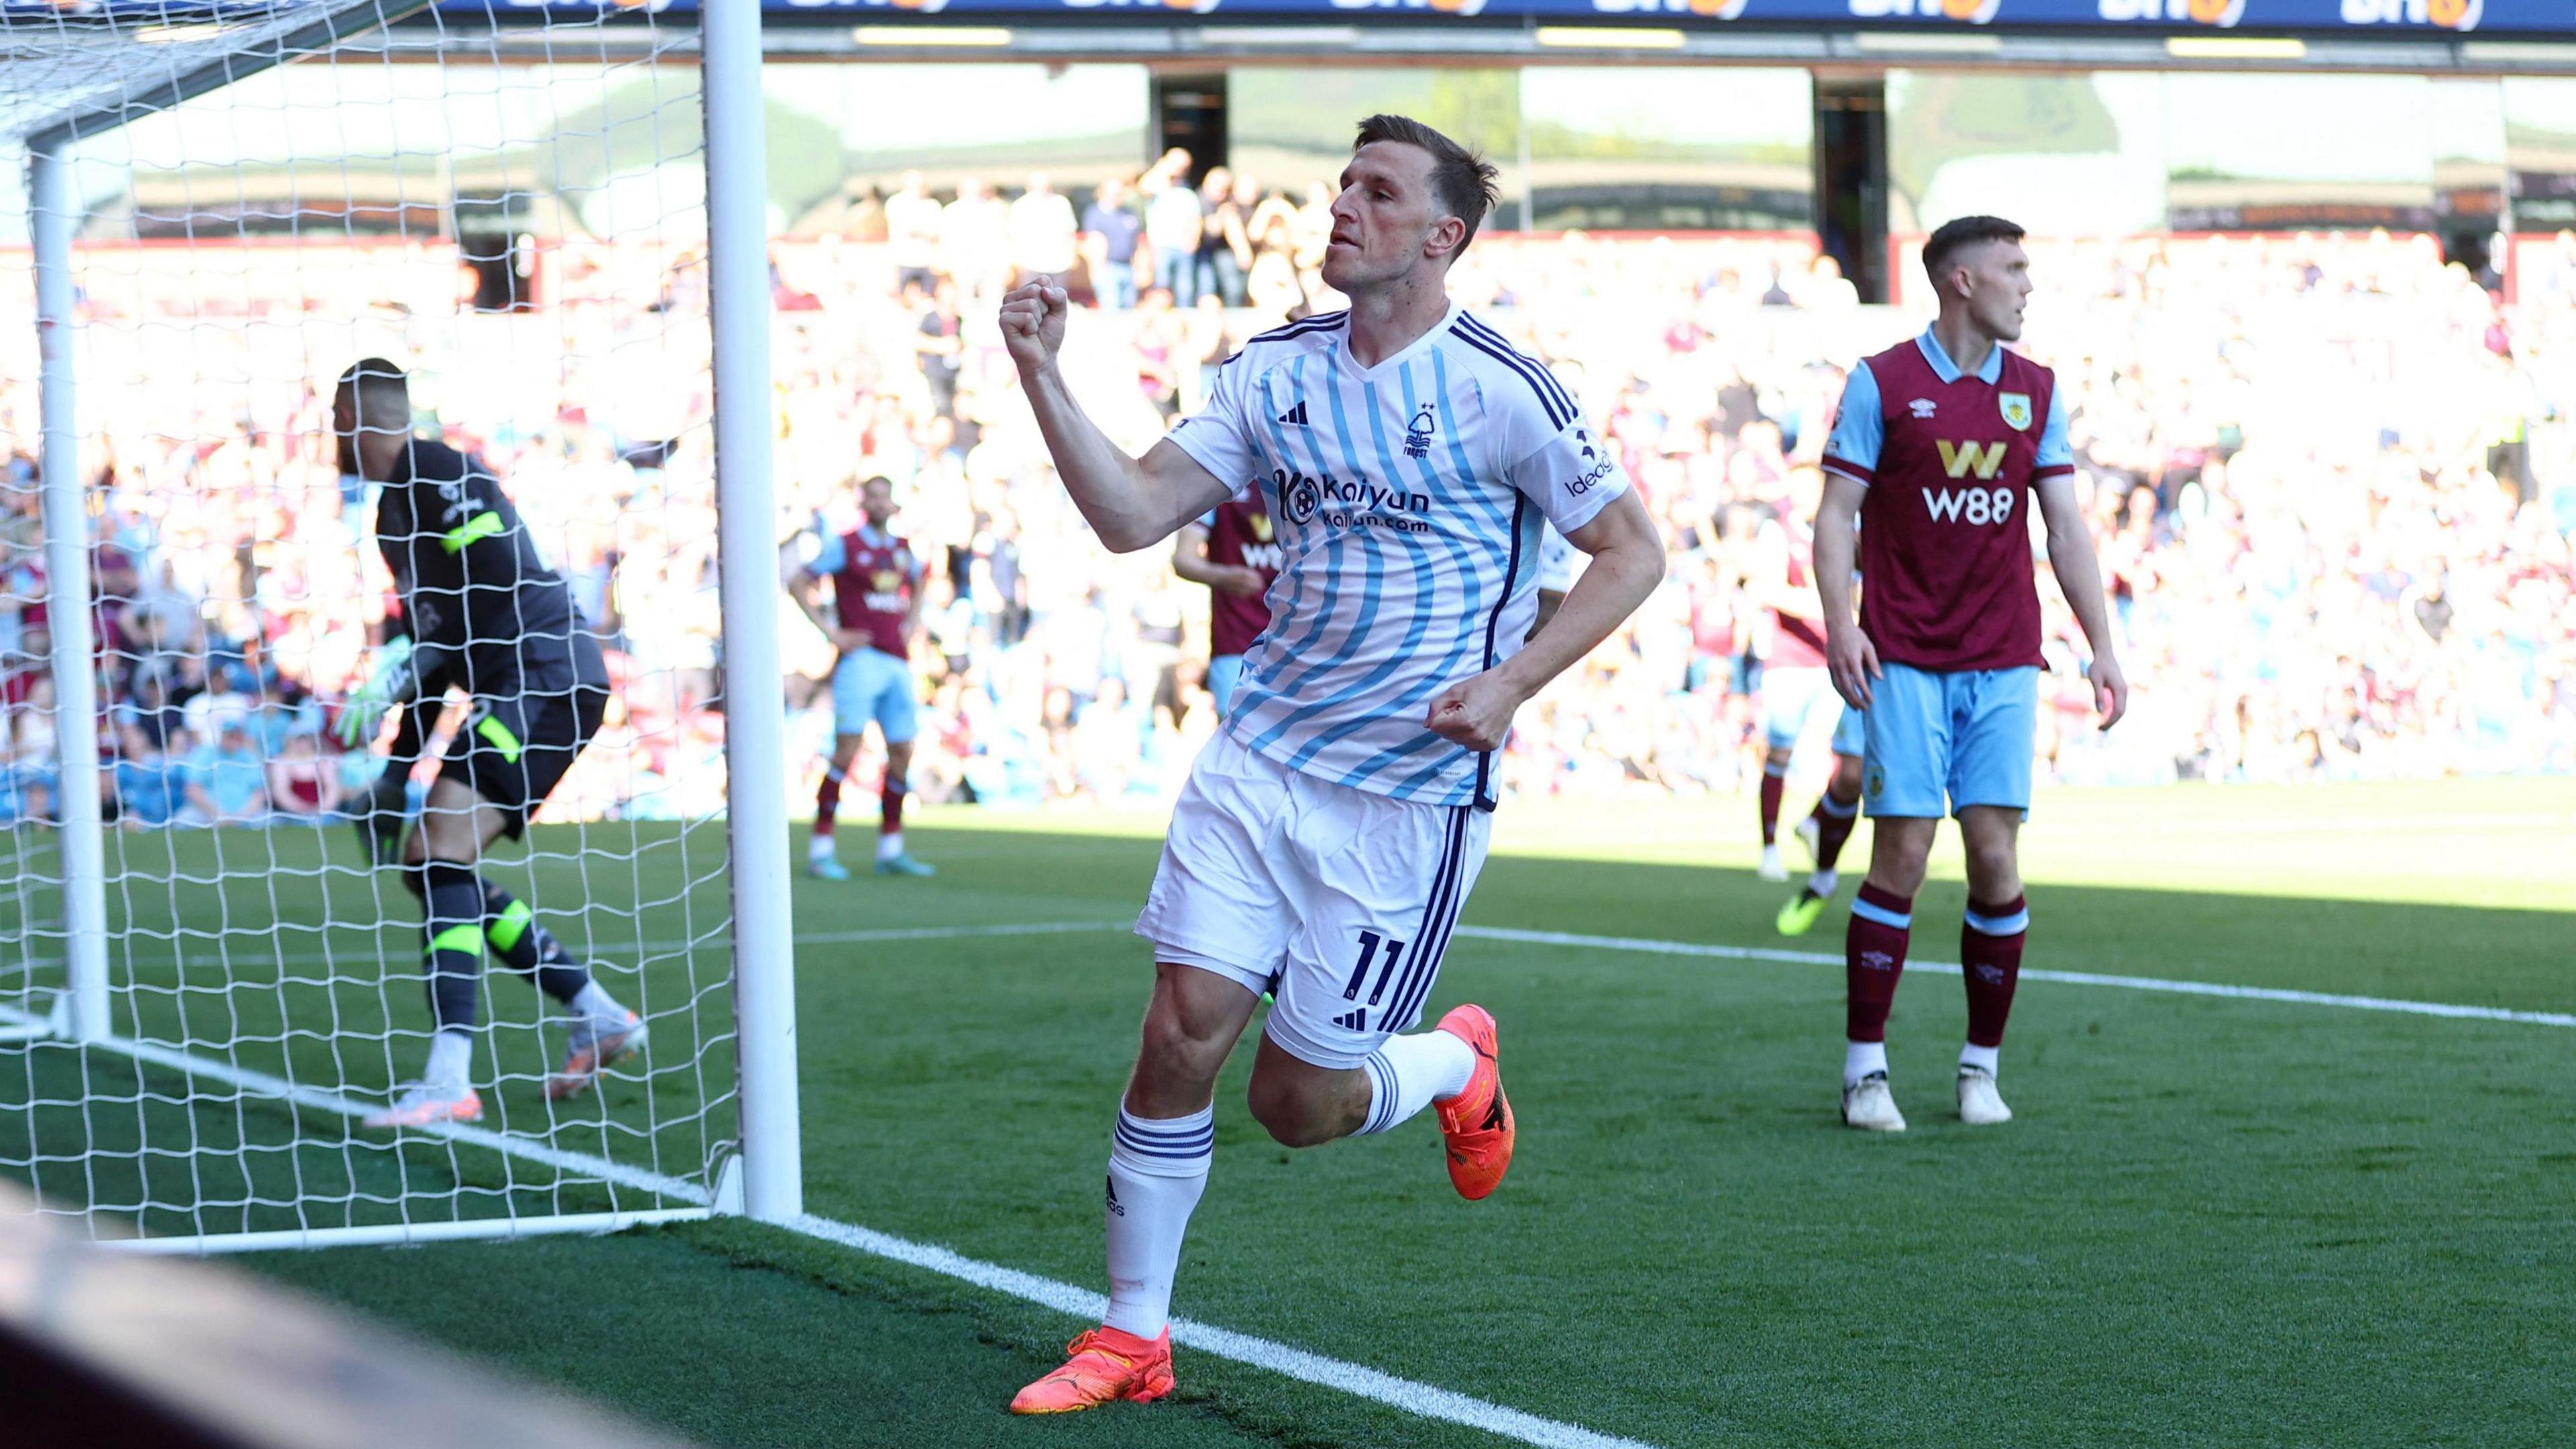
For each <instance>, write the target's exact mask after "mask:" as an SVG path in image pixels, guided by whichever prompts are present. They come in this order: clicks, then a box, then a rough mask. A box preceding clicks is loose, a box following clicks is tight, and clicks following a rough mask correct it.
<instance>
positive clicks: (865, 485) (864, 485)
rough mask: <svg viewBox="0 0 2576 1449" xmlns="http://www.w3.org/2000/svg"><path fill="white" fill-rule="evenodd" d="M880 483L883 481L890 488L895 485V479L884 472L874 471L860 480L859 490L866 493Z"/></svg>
mask: <svg viewBox="0 0 2576 1449" xmlns="http://www.w3.org/2000/svg"><path fill="white" fill-rule="evenodd" d="M880 483H883V484H884V485H885V486H886V487H887V488H888V489H889V490H891V489H892V488H893V487H894V480H893V479H892V478H889V477H887V476H886V475H884V474H883V473H872V474H870V475H868V476H867V477H865V478H862V479H860V480H859V491H860V492H861V493H865V492H867V491H868V490H869V489H871V488H874V487H875V486H877V485H878V484H880Z"/></svg>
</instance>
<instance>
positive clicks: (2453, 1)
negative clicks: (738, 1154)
mask: <svg viewBox="0 0 2576 1449" xmlns="http://www.w3.org/2000/svg"><path fill="white" fill-rule="evenodd" d="M761 3H762V6H763V7H764V8H765V9H766V10H767V11H768V12H769V13H770V14H771V15H773V16H778V17H782V18H784V17H809V18H812V19H816V20H836V19H841V18H844V17H846V18H850V19H853V20H855V19H860V18H883V19H899V18H903V17H910V16H920V17H931V16H940V17H948V18H952V19H974V20H999V19H1017V20H1024V21H1030V22H1043V21H1054V22H1058V23H1061V22H1063V21H1066V20H1077V19H1083V18H1104V19H1106V18H1113V17H1114V18H1123V19H1128V20H1145V19H1161V20H1172V21H1183V20H1187V19H1190V18H1193V17H1199V18H1223V17H1230V16H1240V17H1245V18H1259V19H1263V20H1271V21H1277V20H1317V21H1348V20H1356V19H1382V20H1406V21H1422V22H1438V21H1441V20H1445V19H1453V18H1454V19H1458V20H1487V21H1492V20H1535V21H1546V22H1554V23H1575V22H1583V21H1605V20H1624V21H1644V20H1655V21H1663V22H1668V23H1671V24H1675V25H1683V26H1691V27H1699V26H1719V25H1724V24H1727V23H1730V22H1742V23H1746V24H1756V25H1759V24H1772V25H1800V26H1808V27H1849V26H1854V25H1867V24H1885V23H1889V22H1913V23H1930V24H1935V25H1962V26H1979V25H2000V26H2043V27H2048V28H2052V29H2055V28H2065V29H2083V30H2096V29H2108V28H2111V27H2134V28H2142V29H2153V30H2160V31H2191V30H2196V29H2203V28H2211V29H2221V30H2226V29H2246V30H2252V31H2275V32H2281V31H2302V32H2307V33H2311V34H2313V33H2318V32H2330V31H2343V32H2351V31H2364V32H2380V33H2388V34H2412V35H2417V36H2420V35H2423V34H2425V33H2427V32H2441V31H2450V32H2454V33H2470V32H2483V33H2496V32H2509V33H2513V34H2523V35H2528V34H2536V33H2554V34H2562V35H2568V36H2571V37H2576V0H761ZM697 4H698V0H635V3H632V4H625V3H618V0H606V3H598V4H586V5H562V4H552V3H549V0H439V7H438V8H439V10H440V11H441V12H442V13H444V14H448V15H454V16H460V17H462V16H466V15H475V14H480V13H483V12H485V11H487V10H488V11H491V12H493V13H497V14H499V15H501V16H503V17H504V18H505V19H506V17H507V16H508V14H509V13H510V12H512V11H522V12H528V11H534V12H545V11H552V12H554V13H556V14H561V13H563V12H565V11H568V10H581V11H594V10H600V9H607V10H626V9H635V10H653V11H676V12H682V13H685V12H688V11H691V10H694V9H695V8H696V7H697Z"/></svg>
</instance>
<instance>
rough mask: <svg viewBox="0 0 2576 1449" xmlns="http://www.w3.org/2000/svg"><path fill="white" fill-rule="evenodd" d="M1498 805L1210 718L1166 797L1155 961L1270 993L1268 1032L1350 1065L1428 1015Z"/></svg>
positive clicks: (1155, 901)
mask: <svg viewBox="0 0 2576 1449" xmlns="http://www.w3.org/2000/svg"><path fill="white" fill-rule="evenodd" d="M1492 832H1493V817H1492V816H1491V815H1489V814H1487V813H1486V812H1484V811H1481V810H1478V809H1476V808H1475V807H1473V806H1470V805H1457V806H1445V805H1421V804H1416V803H1414V802H1412V801H1407V800H1396V799H1390V798H1388V797H1387V796H1384V795H1373V794H1370V793H1369V792H1367V791H1365V790H1354V789H1352V788H1350V787H1349V786H1347V785H1336V784H1332V783H1330V782H1328V781H1324V780H1320V779H1317V778H1315V777H1314V776H1311V775H1306V774H1302V773H1300V772H1298V771H1295V770H1291V769H1289V768H1288V767H1287V766H1285V765H1282V764H1280V763H1278V762H1276V761H1274V760H1271V759H1268V758H1266V757H1264V756H1261V755H1257V754H1254V753H1253V752H1252V751H1250V750H1248V749H1245V748H1244V747H1243V746H1242V745H1240V744H1238V743H1236V742H1235V740H1234V738H1233V736H1232V735H1230V734H1228V733H1225V732H1223V731H1219V732H1218V734H1217V736H1216V737H1215V738H1214V739H1212V740H1209V741H1208V743H1207V748H1205V749H1203V750H1201V751H1200V752H1199V757H1198V762H1197V763H1196V764H1195V765H1193V766H1192V767H1191V769H1190V778H1189V783H1188V784H1187V785H1185V786H1183V787H1182V789H1181V795H1180V799H1179V800H1178V801H1177V802H1176V803H1175V804H1174V805H1173V807H1172V829H1171V834H1170V835H1169V836H1168V837H1167V838H1166V839H1165V840H1164V843H1163V863H1162V866H1161V868H1160V869H1158V870H1156V871H1155V873H1154V889H1153V892H1152V893H1151V894H1150V895H1148V896H1147V897H1146V898H1145V910H1144V913H1143V914H1142V915H1140V916H1138V917H1137V918H1136V934H1137V935H1139V936H1142V937H1144V938H1145V939H1146V940H1148V941H1151V942H1153V943H1154V951H1155V959H1157V960H1161V961H1169V962H1172V963H1174V964H1176V965H1182V966H1195V967H1197V968H1199V969H1200V970H1203V971H1213V972H1215V973H1216V974H1217V975H1219V976H1223V977H1225V978H1227V979H1228V980H1231V981H1234V982H1236V983H1237V984H1239V985H1241V986H1242V987H1243V988H1244V989H1245V990H1247V991H1255V992H1258V991H1269V992H1272V993H1275V994H1276V996H1277V997H1278V1001H1277V1003H1276V1004H1275V1005H1274V1006H1273V1007H1272V1008H1271V1010H1270V1020H1269V1024H1268V1025H1267V1026H1266V1027H1265V1028H1264V1031H1265V1033H1266V1034H1267V1035H1268V1036H1269V1038H1270V1039H1271V1040H1272V1041H1275V1042H1277V1043H1278V1044H1279V1046H1280V1048H1281V1049H1282V1050H1284V1051H1286V1052H1287V1053H1288V1054H1289V1055H1291V1056H1294V1057H1296V1058H1297V1059H1298V1060H1300V1061H1305V1062H1312V1063H1313V1064H1315V1065H1316V1066H1319V1067H1335V1068H1347V1067H1356V1066H1358V1065H1359V1064H1360V1063H1361V1062H1362V1061H1363V1060H1365V1059H1366V1058H1367V1056H1368V1054H1369V1053H1371V1052H1373V1051H1375V1050H1377V1048H1378V1046H1379V1045H1380V1044H1381V1043H1383V1042H1384V1041H1385V1040H1386V1039H1387V1038H1388V1037H1390V1036H1393V1035H1394V1034H1396V1033H1397V1032H1400V1031H1403V1030H1405V1029H1407V1028H1409V1027H1411V1026H1412V1025H1413V1024H1414V1023H1415V1022H1416V1021H1418V1020H1419V1019H1420V1018H1421V1015H1422V1007H1423V1003H1424V1002H1425V1001H1427V1000H1428V999H1429V998H1430V995H1431V987H1432V983H1434V982H1435V981H1437V980H1438V979H1439V976H1440V958H1441V956H1442V954H1443V953H1444V952H1445V951H1446V950H1447V949H1448V945H1449V934H1450V932H1451V930H1453V929H1454V928H1455V927H1456V926H1457V924H1458V910H1459V908H1460V907H1461V906H1463V905H1464V904H1466V900H1467V893H1468V892H1469V891H1471V890H1473V889H1475V886H1476V874H1477V872H1478V871H1479V870H1481V869H1482V868H1483V867H1484V863H1485V845H1486V842H1487V840H1488V839H1489V838H1490V837H1491V835H1492Z"/></svg>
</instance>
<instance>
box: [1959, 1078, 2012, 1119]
mask: <svg viewBox="0 0 2576 1449" xmlns="http://www.w3.org/2000/svg"><path fill="white" fill-rule="evenodd" d="M1959 1120H1960V1121H1962V1122H1965V1123H1967V1124H1968V1125H1969V1126H1971V1127H1992V1126H1994V1125H1996V1124H1997V1123H2001V1122H2009V1121H2011V1120H2012V1108H2010V1107H2007V1106H2005V1105H2004V1098H2003V1094H2002V1093H2001V1092H1998V1091H1996V1090H1995V1074H1994V1073H1992V1072H1990V1071H1987V1070H1986V1069H1985V1068H1984V1067H1969V1066H1963V1067H1961V1068H1959Z"/></svg>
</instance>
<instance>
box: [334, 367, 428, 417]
mask: <svg viewBox="0 0 2576 1449" xmlns="http://www.w3.org/2000/svg"><path fill="white" fill-rule="evenodd" d="M339 390H341V391H344V392H347V393H348V394H349V395H350V396H351V398H352V399H353V400H355V401H356V402H357V404H358V406H359V408H360V410H361V411H363V412H366V413H368V414H371V415H375V416H383V415H386V414H391V415H392V416H394V417H397V418H401V419H403V421H404V422H405V424H408V423H409V422H410V420H411V382H410V379H408V378H406V377H404V376H403V370H402V369H401V368H399V367H396V366H394V365H393V364H392V363H390V362H387V361H385V360H384V359H383V358H381V357H361V358H359V359H358V360H357V361H355V362H353V363H350V364H349V366H348V369H347V370H346V371H344V372H342V373H341V374H340V386H339Z"/></svg>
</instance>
